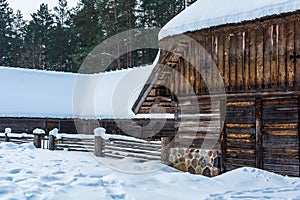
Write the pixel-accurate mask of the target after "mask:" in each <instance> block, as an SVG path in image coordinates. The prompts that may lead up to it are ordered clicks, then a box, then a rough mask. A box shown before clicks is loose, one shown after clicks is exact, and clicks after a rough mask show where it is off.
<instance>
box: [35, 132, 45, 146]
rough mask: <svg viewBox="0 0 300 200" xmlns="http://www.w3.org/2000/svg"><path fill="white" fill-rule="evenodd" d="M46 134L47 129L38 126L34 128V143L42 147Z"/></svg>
mask: <svg viewBox="0 0 300 200" xmlns="http://www.w3.org/2000/svg"><path fill="white" fill-rule="evenodd" d="M44 135H45V131H44V130H43V129H39V128H36V129H34V130H33V136H34V137H33V144H34V146H35V147H36V148H41V147H42V138H43V137H44Z"/></svg>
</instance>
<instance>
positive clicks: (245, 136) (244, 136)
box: [226, 133, 255, 140]
mask: <svg viewBox="0 0 300 200" xmlns="http://www.w3.org/2000/svg"><path fill="white" fill-rule="evenodd" d="M226 137H227V140H228V139H251V140H255V135H254V134H249V133H248V134H247V133H244V134H242V133H241V134H233V133H227V134H226Z"/></svg>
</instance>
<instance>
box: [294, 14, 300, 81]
mask: <svg viewBox="0 0 300 200" xmlns="http://www.w3.org/2000/svg"><path fill="white" fill-rule="evenodd" d="M295 33H296V34H295V52H296V53H297V54H298V55H299V54H300V34H299V33H300V18H299V17H298V18H297V19H296V20H295ZM295 68H296V74H295V80H296V85H295V86H300V59H297V62H296V67H295Z"/></svg>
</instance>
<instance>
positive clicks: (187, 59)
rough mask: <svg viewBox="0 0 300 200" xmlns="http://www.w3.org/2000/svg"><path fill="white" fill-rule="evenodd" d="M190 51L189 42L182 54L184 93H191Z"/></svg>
mask: <svg viewBox="0 0 300 200" xmlns="http://www.w3.org/2000/svg"><path fill="white" fill-rule="evenodd" d="M190 51H191V43H189V48H188V50H186V51H185V52H184V53H183V54H184V63H185V64H184V76H185V79H184V81H185V84H184V85H185V94H191V85H190V69H191V67H192V66H191V64H190V57H191V55H190Z"/></svg>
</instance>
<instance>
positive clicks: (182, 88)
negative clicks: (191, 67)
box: [179, 58, 185, 95]
mask: <svg viewBox="0 0 300 200" xmlns="http://www.w3.org/2000/svg"><path fill="white" fill-rule="evenodd" d="M184 65H185V60H184V59H183V58H180V59H179V68H180V82H179V85H180V86H179V94H181V95H183V94H185V76H184V75H185V69H184Z"/></svg>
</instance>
